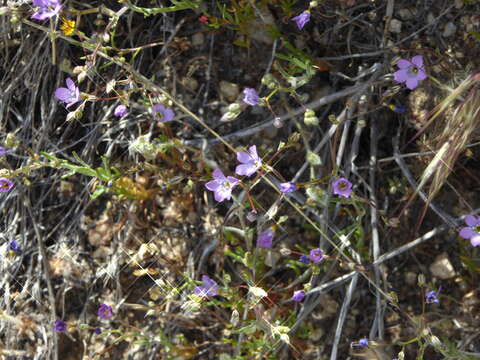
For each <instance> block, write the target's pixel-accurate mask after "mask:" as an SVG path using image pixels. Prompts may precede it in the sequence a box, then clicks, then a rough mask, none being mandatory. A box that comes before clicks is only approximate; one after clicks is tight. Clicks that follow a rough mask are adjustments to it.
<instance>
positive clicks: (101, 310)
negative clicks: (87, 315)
mask: <svg viewBox="0 0 480 360" xmlns="http://www.w3.org/2000/svg"><path fill="white" fill-rule="evenodd" d="M97 313H98V316H99V317H101V318H102V319H110V318H111V317H112V316H113V309H112V307H111V306H109V305H107V304H101V305H100V306H99V307H98V312H97Z"/></svg>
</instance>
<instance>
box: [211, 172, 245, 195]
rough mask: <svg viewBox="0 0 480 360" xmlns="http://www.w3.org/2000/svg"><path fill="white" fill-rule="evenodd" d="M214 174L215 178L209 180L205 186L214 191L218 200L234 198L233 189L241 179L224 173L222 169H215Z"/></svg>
mask: <svg viewBox="0 0 480 360" xmlns="http://www.w3.org/2000/svg"><path fill="white" fill-rule="evenodd" d="M212 175H213V179H214V180H212V181H209V182H207V183H206V184H205V187H206V188H207V189H208V190H210V191H213V193H214V197H215V200H216V201H218V202H222V201H223V200H225V199H227V200H230V199H231V198H232V190H233V188H234V187H235V186H236V185H237V184H238V182H239V181H240V180H238V179H237V178H234V177H233V176H225V175H223V173H222V171H221V170H220V169H215V170H214V171H213V174H212Z"/></svg>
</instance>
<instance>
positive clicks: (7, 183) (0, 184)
mask: <svg viewBox="0 0 480 360" xmlns="http://www.w3.org/2000/svg"><path fill="white" fill-rule="evenodd" d="M12 188H13V181H11V180H10V179H8V178H4V177H1V178H0V192H9V191H10V190H12Z"/></svg>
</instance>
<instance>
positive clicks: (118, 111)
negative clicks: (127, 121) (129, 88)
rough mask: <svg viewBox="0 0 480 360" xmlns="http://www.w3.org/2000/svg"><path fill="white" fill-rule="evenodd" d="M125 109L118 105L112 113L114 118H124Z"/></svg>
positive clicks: (123, 106)
mask: <svg viewBox="0 0 480 360" xmlns="http://www.w3.org/2000/svg"><path fill="white" fill-rule="evenodd" d="M127 112H128V111H127V107H126V106H125V105H118V106H117V107H116V108H115V110H114V111H113V115H115V116H116V117H124V116H125V115H127Z"/></svg>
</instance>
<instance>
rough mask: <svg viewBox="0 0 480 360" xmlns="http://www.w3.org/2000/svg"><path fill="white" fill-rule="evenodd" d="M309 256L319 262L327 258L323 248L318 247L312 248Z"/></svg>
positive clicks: (313, 260)
mask: <svg viewBox="0 0 480 360" xmlns="http://www.w3.org/2000/svg"><path fill="white" fill-rule="evenodd" d="M309 257H310V260H311V261H312V262H314V263H315V264H317V263H319V262H320V261H322V260H323V259H324V258H325V253H324V252H323V251H322V249H320V248H317V249H313V250H310V256H309Z"/></svg>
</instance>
